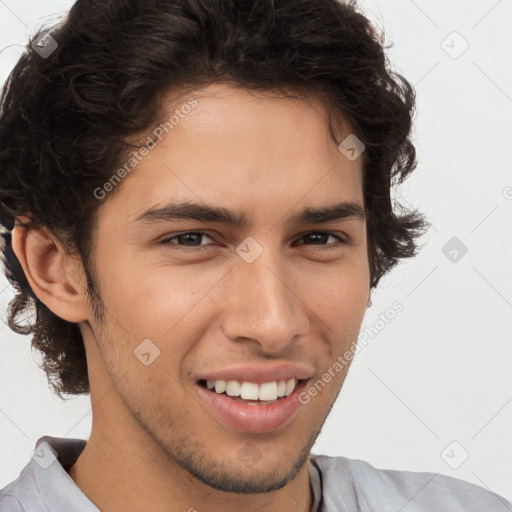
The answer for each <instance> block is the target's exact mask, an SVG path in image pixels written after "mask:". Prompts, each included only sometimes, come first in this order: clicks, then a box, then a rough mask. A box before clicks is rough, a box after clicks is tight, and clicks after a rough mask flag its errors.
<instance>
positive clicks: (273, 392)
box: [198, 379, 307, 405]
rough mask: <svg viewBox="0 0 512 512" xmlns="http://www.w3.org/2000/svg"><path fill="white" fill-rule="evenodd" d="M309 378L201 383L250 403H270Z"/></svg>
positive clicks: (205, 386) (290, 392)
mask: <svg viewBox="0 0 512 512" xmlns="http://www.w3.org/2000/svg"><path fill="white" fill-rule="evenodd" d="M302 380H307V379H287V380H274V381H270V382H263V383H261V384H258V383H256V382H248V381H242V382H240V381H237V380H228V381H226V380H200V381H199V383H198V384H199V385H200V386H202V387H203V388H206V389H208V390H209V391H211V392H213V393H216V394H218V395H226V396H228V397H230V398H231V399H233V400H235V401H236V402H240V403H244V404H248V405H268V404H273V403H276V402H277V401H279V400H280V399H282V398H284V397H287V396H289V395H291V394H292V393H293V392H294V390H295V388H296V387H297V385H298V384H299V383H300V382H301V381H302Z"/></svg>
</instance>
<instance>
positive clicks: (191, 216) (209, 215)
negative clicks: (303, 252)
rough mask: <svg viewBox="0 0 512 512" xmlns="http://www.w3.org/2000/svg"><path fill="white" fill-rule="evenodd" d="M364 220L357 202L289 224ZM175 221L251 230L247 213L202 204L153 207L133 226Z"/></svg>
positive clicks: (304, 213)
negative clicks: (195, 221) (213, 223)
mask: <svg viewBox="0 0 512 512" xmlns="http://www.w3.org/2000/svg"><path fill="white" fill-rule="evenodd" d="M352 218H353V219H360V220H364V218H365V211H364V209H363V207H362V206H361V205H360V204H358V203H355V202H351V201H348V202H341V203H336V204H332V205H327V206H322V207H311V206H310V207H307V208H304V209H303V210H301V211H300V212H298V213H297V214H296V215H294V216H293V217H292V218H291V219H290V220H289V222H290V223H291V224H294V225H298V224H321V223H327V222H332V221H335V220H344V219H347V220H348V219H352ZM173 220H197V221H202V222H218V223H222V224H227V225H231V226H236V227H244V226H247V225H248V223H249V221H248V218H247V216H246V215H245V214H244V213H237V212H234V211H232V210H228V209H226V208H224V207H220V206H211V205H208V204H204V203H203V204H200V203H190V202H184V203H169V204H166V205H164V206H162V207H159V208H158V207H153V208H150V209H148V210H146V211H144V212H142V213H141V214H140V215H138V216H137V217H136V218H135V219H134V220H133V221H132V222H165V221H173Z"/></svg>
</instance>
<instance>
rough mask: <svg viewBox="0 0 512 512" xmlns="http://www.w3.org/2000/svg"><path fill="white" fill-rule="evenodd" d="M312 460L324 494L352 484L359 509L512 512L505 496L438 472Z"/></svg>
mask: <svg viewBox="0 0 512 512" xmlns="http://www.w3.org/2000/svg"><path fill="white" fill-rule="evenodd" d="M311 459H312V461H313V462H314V463H315V464H316V465H317V467H318V469H319V471H320V473H321V475H322V490H323V493H324V494H326V493H327V494H333V495H336V489H337V487H338V485H340V484H341V486H342V487H345V486H346V485H347V484H346V482H347V481H350V483H351V488H352V489H353V496H354V500H355V501H356V504H357V505H358V506H359V509H360V510H372V511H374V510H375V511H377V510H378V511H381V510H382V511H387V510H390V511H391V510H401V509H402V508H405V507H406V505H407V510H411V512H412V511H414V512H422V511H425V512H427V511H428V512H431V511H432V510H449V511H450V512H482V511H483V510H485V511H486V512H512V504H511V503H510V502H509V501H507V500H506V499H505V498H503V497H502V496H499V495H498V494H495V493H493V492H491V491H488V490H487V489H484V488H482V487H479V486H478V485H475V484H471V483H469V482H465V481H463V480H459V479H457V478H453V477H449V476H445V475H441V474H439V473H429V472H419V471H399V470H392V469H378V468H376V467H374V466H372V465H371V464H369V463H368V462H365V461H362V460H356V459H349V458H346V457H329V456H326V455H312V456H311ZM341 481H343V483H341ZM333 510H334V509H333Z"/></svg>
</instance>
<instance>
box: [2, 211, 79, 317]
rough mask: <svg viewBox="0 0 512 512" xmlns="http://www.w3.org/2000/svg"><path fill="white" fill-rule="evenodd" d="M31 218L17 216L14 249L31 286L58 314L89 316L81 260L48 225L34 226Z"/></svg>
mask: <svg viewBox="0 0 512 512" xmlns="http://www.w3.org/2000/svg"><path fill="white" fill-rule="evenodd" d="M28 220H29V218H28V217H24V216H22V217H17V218H16V224H15V226H14V228H13V230H12V236H11V241H12V249H13V252H14V254H15V255H16V257H17V258H18V260H19V262H20V264H21V266H22V268H23V271H24V272H25V276H26V278H27V281H28V283H29V284H30V287H31V288H32V290H33V292H34V293H35V294H36V296H37V297H38V299H39V300H40V301H41V302H42V303H43V304H45V305H46V307H47V308H48V309H49V310H50V311H52V312H53V313H54V314H55V315H57V316H59V317H60V318H63V319H64V320H67V321H68V322H74V323H79V322H84V321H86V320H87V319H88V297H87V293H86V287H85V279H84V275H85V273H84V270H83V265H82V262H81V261H80V260H79V259H77V258H72V257H71V256H70V255H68V254H67V253H66V251H65V250H64V248H63V247H62V245H61V244H60V243H59V242H58V240H57V239H56V238H54V237H53V236H52V235H51V233H50V232H49V230H48V228H46V227H40V228H31V227H29V226H28V223H27V224H26V221H28Z"/></svg>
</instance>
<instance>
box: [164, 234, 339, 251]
mask: <svg viewBox="0 0 512 512" xmlns="http://www.w3.org/2000/svg"><path fill="white" fill-rule="evenodd" d="M190 234H195V235H201V236H207V237H209V238H212V237H211V236H210V235H208V233H206V232H204V231H185V232H184V233H178V234H177V235H173V236H170V237H165V238H163V239H162V240H160V241H159V242H158V244H159V245H169V244H171V245H176V246H177V247H179V248H180V249H183V250H185V251H190V250H203V249H208V246H207V245H203V246H201V245H199V246H183V245H179V244H173V243H172V242H171V241H172V240H175V239H178V238H181V237H184V236H185V235H190ZM309 235H324V236H332V237H334V238H336V239H337V241H338V242H339V243H340V244H345V243H347V242H346V241H345V240H344V239H343V238H341V237H340V236H339V235H336V234H334V233H331V232H328V231H311V232H309V233H306V234H304V235H302V236H301V237H300V238H299V240H300V239H301V238H304V237H306V236H309ZM306 245H322V244H306ZM338 247H339V245H338V244H336V243H334V244H326V245H323V246H322V249H327V250H329V249H336V248H338Z"/></svg>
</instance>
